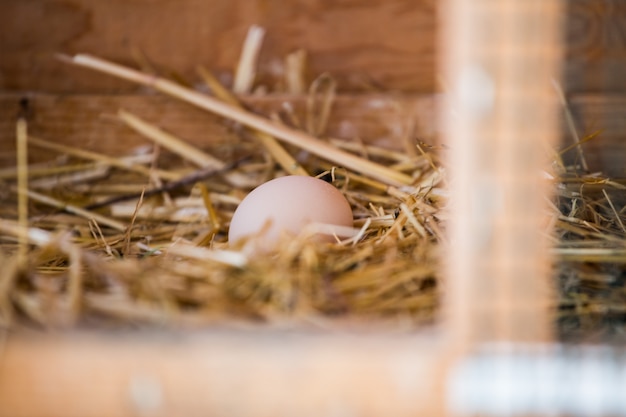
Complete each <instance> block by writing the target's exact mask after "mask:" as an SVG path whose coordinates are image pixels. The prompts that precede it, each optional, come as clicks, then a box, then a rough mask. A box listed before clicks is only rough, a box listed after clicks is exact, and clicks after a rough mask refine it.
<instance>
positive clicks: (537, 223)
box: [442, 0, 561, 347]
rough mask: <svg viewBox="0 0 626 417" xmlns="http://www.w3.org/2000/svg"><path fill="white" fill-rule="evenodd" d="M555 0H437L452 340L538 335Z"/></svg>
mask: <svg viewBox="0 0 626 417" xmlns="http://www.w3.org/2000/svg"><path fill="white" fill-rule="evenodd" d="M560 19H561V4H560V1H559V0H528V1H519V0H498V1H493V0H448V1H447V2H446V6H445V8H444V9H443V13H442V40H443V48H442V54H443V56H442V58H443V63H444V68H443V74H444V80H445V82H446V84H447V86H448V87H449V93H450V100H449V103H448V105H447V108H446V109H445V114H444V121H445V129H446V135H447V138H446V143H447V144H448V145H449V148H450V157H449V160H448V162H449V165H450V170H451V189H452V195H453V199H454V201H453V207H452V210H453V211H452V223H451V241H452V245H451V249H450V252H449V254H448V257H447V260H448V262H449V265H448V272H449V281H448V286H447V300H446V301H447V303H446V309H445V311H446V314H447V320H448V321H447V324H448V325H449V326H450V331H451V334H452V335H453V337H454V338H457V337H458V339H456V340H457V342H460V343H459V345H463V346H466V347H467V346H471V345H474V344H476V343H479V342H489V341H505V340H506V341H514V342H534V341H545V340H549V339H550V338H551V335H552V325H553V319H552V317H551V313H550V308H549V305H550V301H551V292H552V284H551V279H550V275H549V266H548V265H549V258H548V255H547V247H548V243H547V239H546V236H547V233H549V232H548V231H547V230H546V229H545V228H546V224H545V219H544V218H543V215H544V205H545V203H546V197H547V196H548V195H549V184H548V183H547V181H546V180H545V179H544V178H543V177H542V170H544V169H545V168H546V165H545V164H546V156H547V155H548V154H547V152H546V149H548V146H553V145H554V144H555V142H556V139H557V136H558V123H557V111H558V107H557V102H556V100H555V97H554V96H555V95H554V94H553V91H554V90H553V87H552V85H551V83H552V80H553V79H554V80H558V71H559V68H558V64H559V62H560V57H561V52H560V51H561V47H560V46H561V45H560V31H561V24H560Z"/></svg>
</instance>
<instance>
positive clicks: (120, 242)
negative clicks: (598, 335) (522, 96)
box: [0, 54, 626, 338]
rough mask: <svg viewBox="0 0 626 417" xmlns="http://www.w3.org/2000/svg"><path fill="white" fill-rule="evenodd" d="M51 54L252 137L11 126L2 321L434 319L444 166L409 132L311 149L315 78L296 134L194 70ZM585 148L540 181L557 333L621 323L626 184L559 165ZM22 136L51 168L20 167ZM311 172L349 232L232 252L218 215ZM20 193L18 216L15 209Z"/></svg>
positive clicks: (329, 89) (330, 93) (322, 113)
mask: <svg viewBox="0 0 626 417" xmlns="http://www.w3.org/2000/svg"><path fill="white" fill-rule="evenodd" d="M300 55H301V54H300ZM64 59H65V60H68V61H70V62H73V63H78V64H79V65H84V66H88V67H91V68H95V69H98V70H103V71H105V72H108V73H113V74H116V75H119V76H122V77H124V78H127V79H131V80H133V81H136V82H138V83H140V84H146V85H150V86H152V87H155V88H156V89H158V90H161V91H163V92H165V93H166V94H170V95H173V96H174V97H177V98H179V99H182V100H186V101H189V102H191V103H193V104H196V105H198V106H200V107H202V108H205V109H210V110H212V111H216V112H217V113H218V114H221V115H223V116H225V117H226V118H228V119H231V120H233V121H236V122H239V123H242V124H243V125H245V126H246V127H247V128H248V129H249V130H248V131H242V136H243V137H244V139H242V142H241V143H239V144H238V145H237V146H238V148H237V149H233V150H232V152H227V154H229V155H231V156H234V158H235V159H232V160H228V161H226V160H222V159H220V157H218V156H215V155H220V154H223V152H221V151H220V150H217V149H210V148H207V149H197V148H195V147H192V146H191V145H189V144H187V143H185V142H184V141H182V140H181V139H179V138H177V137H176V135H175V132H165V131H163V130H162V129H160V128H158V127H156V126H154V125H153V124H151V123H150V122H149V121H146V120H143V119H141V118H139V117H137V116H136V115H133V114H131V113H129V112H127V111H124V110H120V112H119V113H118V115H117V117H118V118H119V120H121V121H122V122H123V123H125V124H126V125H127V126H128V127H129V128H131V129H133V130H135V131H137V132H138V133H140V134H142V135H144V136H145V137H146V138H148V139H150V140H151V141H152V142H153V143H154V146H153V149H152V151H151V152H149V153H143V154H139V155H138V154H130V155H118V156H116V157H112V156H107V155H101V154H98V153H96V152H92V151H88V150H83V149H76V148H72V147H66V146H61V145H58V144H54V143H50V142H47V141H46V140H45V139H41V138H34V137H32V136H28V134H27V133H26V128H27V126H26V122H25V121H24V120H23V119H20V122H19V126H18V131H19V132H21V133H19V134H18V135H17V136H18V143H21V144H22V146H19V147H18V149H19V150H20V152H21V156H20V157H19V158H18V161H19V163H18V166H16V167H14V168H13V169H7V170H3V171H2V172H0V181H3V182H2V183H0V193H2V195H3V197H4V198H3V204H2V205H1V206H0V219H1V220H0V245H1V246H0V263H1V264H2V265H3V268H2V270H1V271H0V323H1V325H2V327H3V328H5V329H7V328H16V327H21V326H33V325H35V326H39V327H44V328H48V327H67V326H91V327H94V326H96V327H97V326H101V327H104V328H108V327H110V326H112V327H115V328H119V327H129V326H131V327H132V326H137V325H159V326H177V327H191V328H194V327H199V326H206V325H209V324H215V323H225V322H228V323H231V324H233V323H240V324H241V323H260V322H262V323H272V324H278V325H282V324H293V323H296V324H297V325H298V326H302V325H306V324H309V325H313V326H322V327H324V328H329V327H334V326H340V327H341V326H345V325H346V323H353V322H360V323H363V322H365V323H368V325H371V324H372V323H385V325H386V326H388V327H389V326H395V327H396V328H403V329H404V328H415V327H416V326H421V325H423V324H425V323H432V322H433V321H434V319H435V316H436V311H437V306H438V303H439V298H440V288H441V285H440V283H441V268H440V267H439V265H440V262H439V255H440V252H441V248H442V247H443V246H444V245H445V243H446V238H445V219H446V215H445V206H446V202H447V192H446V188H445V169H444V168H443V167H442V164H441V161H440V158H439V155H437V154H435V153H432V152H430V151H429V150H428V149H426V148H425V147H424V146H422V145H420V144H419V143H415V142H414V140H413V138H412V137H411V136H410V134H411V132H412V129H413V128H410V129H409V132H408V133H407V137H405V138H403V143H402V146H403V147H404V148H406V149H404V150H403V151H402V152H399V151H394V150H391V149H383V148H378V147H376V146H372V145H364V144H362V143H359V142H357V141H343V140H338V139H329V140H328V141H321V140H319V139H317V138H316V137H314V136H320V135H323V132H324V128H325V125H326V122H327V120H328V117H329V114H330V112H331V107H332V100H333V97H334V93H335V85H334V81H333V80H332V79H331V78H328V76H327V75H325V76H324V77H322V78H320V79H318V80H317V81H315V82H314V83H313V84H312V87H311V89H310V90H309V100H308V101H307V109H308V113H307V115H306V116H307V117H306V119H305V121H304V122H301V121H299V120H297V119H296V118H295V115H293V114H292V115H291V116H292V120H291V121H290V122H291V124H292V125H293V126H295V127H301V130H300V131H299V130H296V129H295V128H290V127H287V126H285V125H283V124H281V123H279V122H277V121H276V120H268V119H265V118H263V117H261V116H258V115H253V114H251V113H249V112H247V111H246V110H245V109H244V108H243V107H242V106H241V104H240V103H239V102H238V101H237V98H236V97H235V96H234V95H233V94H232V93H230V92H229V91H228V90H227V89H225V88H224V87H223V86H221V85H220V84H219V83H218V81H217V80H216V79H215V77H213V75H212V74H210V73H209V72H208V71H207V70H206V69H202V68H200V69H199V74H200V76H201V77H202V79H203V80H204V81H205V83H206V84H207V85H208V87H209V88H210V89H211V91H212V92H213V93H214V95H215V96H216V98H210V97H208V96H205V95H202V94H200V93H198V92H195V91H192V90H189V89H187V88H185V87H183V86H182V85H179V84H176V83H173V82H171V81H167V80H164V79H162V78H158V77H157V76H155V75H148V74H145V73H141V72H138V71H134V70H131V69H128V68H124V67H120V66H117V65H115V64H111V63H107V62H105V61H102V60H99V59H97V58H93V57H87V56H78V57H74V58H64ZM292 59H293V58H292ZM300 59H301V60H303V59H304V58H303V56H302V57H301V58H300ZM248 61H249V60H248ZM290 67H292V68H294V71H298V73H297V74H287V75H286V78H287V79H288V80H291V81H288V84H289V85H292V87H290V88H294V89H295V88H297V89H298V90H301V89H302V87H301V86H298V85H300V84H302V82H303V81H302V80H303V76H302V74H301V72H303V70H302V65H301V64H298V65H296V64H293V65H291V66H290ZM240 71H243V72H242V73H247V74H253V73H254V71H253V70H251V69H246V68H242V69H240ZM244 78H246V79H248V78H249V76H247V77H244ZM294 80H296V81H294ZM248 83H249V81H246V87H245V88H246V89H248V90H249V89H250V88H252V86H250V85H248ZM218 99H219V100H221V101H218ZM224 103H226V104H224ZM409 125H410V124H409ZM304 128H306V130H307V132H308V133H305V132H304V131H303V130H302V129H304ZM593 137H595V136H594V135H590V136H588V137H585V138H583V139H576V143H575V144H574V145H573V146H570V147H566V148H565V149H564V150H563V151H561V152H560V153H559V152H554V156H555V172H556V177H554V176H553V177H551V178H550V179H547V180H549V181H552V182H553V183H554V185H555V189H556V190H557V192H556V196H555V199H554V201H552V202H551V204H552V205H551V208H552V212H551V213H549V215H550V218H551V224H553V225H554V231H553V234H552V235H551V238H552V239H553V242H554V247H553V251H554V254H555V256H556V257H557V259H559V262H558V265H557V266H556V268H555V276H556V277H557V278H558V283H559V289H560V292H559V299H558V300H556V302H555V305H556V308H557V310H558V312H559V314H558V320H559V324H560V327H559V328H560V329H561V333H562V336H563V337H564V338H568V337H571V336H572V335H574V334H576V335H580V334H581V333H580V329H584V328H585V326H587V325H589V323H594V325H597V316H598V314H608V313H611V314H613V313H615V314H617V315H618V316H619V315H620V314H621V315H622V316H620V317H626V307H625V306H626V291H624V285H623V284H624V281H625V280H626V273H625V272H624V265H625V264H626V244H625V243H624V242H625V236H626V228H625V227H624V223H625V221H626V220H625V219H624V217H625V215H626V208H624V204H626V201H624V200H623V199H621V200H620V198H619V197H620V195H623V194H619V193H623V190H624V189H625V188H626V185H625V184H626V182H625V181H622V180H615V179H608V178H604V177H602V176H601V175H599V174H595V175H588V174H587V175H582V174H581V172H584V169H583V170H581V169H580V167H578V166H574V165H570V166H568V165H566V164H565V163H564V162H563V161H562V160H561V155H562V154H563V153H565V152H567V151H569V150H573V149H575V150H576V151H577V152H578V153H579V155H582V153H581V152H582V151H581V145H582V144H584V143H585V142H586V141H588V140H590V139H592V138H593ZM25 138H27V139H28V144H29V145H30V146H38V147H43V148H45V149H48V150H50V151H53V152H56V153H58V156H59V157H58V158H56V159H54V160H53V161H51V162H50V163H47V164H45V165H43V166H42V165H37V166H35V165H33V166H28V165H26V162H25V161H26V158H25V156H24V152H26V148H25V146H23V145H24V144H25V143H26V140H25ZM279 140H280V142H279ZM20 141H21V142H20ZM281 142H282V143H281ZM300 150H305V151H308V152H307V153H302V152H299V151H300ZM129 151H132V150H129ZM222 151H223V150H222ZM296 154H298V155H300V156H299V157H298V158H296V156H294V155H296ZM302 155H304V156H302ZM174 156H175V157H174ZM190 164H191V165H192V166H196V167H197V169H195V170H190V169H189V166H190ZM307 173H311V174H317V175H318V176H320V177H322V178H324V179H327V180H328V181H329V182H331V183H332V184H333V185H335V186H336V187H337V188H338V189H339V190H340V191H341V192H342V193H343V194H344V195H345V196H346V198H347V199H348V200H349V201H350V204H351V206H352V208H353V211H354V215H355V222H354V231H353V235H352V236H351V237H350V238H348V239H345V240H343V241H337V242H335V243H332V244H319V243H313V242H312V241H311V240H310V239H307V236H306V235H303V236H300V237H299V238H297V239H293V240H289V241H284V242H282V243H281V245H280V246H279V249H278V250H277V251H276V252H275V253H274V254H272V255H271V256H263V257H251V256H249V255H247V254H246V253H245V252H243V251H241V250H240V248H238V247H229V246H228V244H227V242H226V235H227V230H228V224H229V221H230V218H231V217H232V213H233V211H234V209H235V208H236V206H237V204H238V203H239V202H240V201H241V199H242V198H243V196H244V195H245V194H246V193H247V192H248V191H249V190H250V189H251V188H253V187H254V186H256V185H259V184H261V183H263V182H265V181H267V180H268V179H271V178H274V177H277V176H282V175H287V174H300V175H306V174H307ZM25 178H28V185H27V186H26V185H25V184H26V181H25ZM24 196H27V197H28V198H29V200H30V206H29V207H28V209H29V211H28V212H27V217H26V214H25V213H26V211H25V210H26V204H25V202H24V201H23V200H21V202H20V201H18V200H20V199H23V198H24ZM620 285H621V287H620ZM607 288H613V289H615V291H607ZM594 317H595V318H594ZM572 318H573V319H572ZM572 320H574V321H576V323H578V324H576V325H575V324H572V323H573V321H572ZM618 321H619V320H618ZM581 323H582V324H581ZM585 323H586V324H585ZM576 326H578V327H576ZM621 328H623V326H622V327H621ZM577 332H578V333H577Z"/></svg>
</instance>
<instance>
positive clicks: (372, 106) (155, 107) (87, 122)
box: [0, 94, 437, 166]
mask: <svg viewBox="0 0 626 417" xmlns="http://www.w3.org/2000/svg"><path fill="white" fill-rule="evenodd" d="M20 100H22V96H21V95H11V94H9V95H0V164H1V165H4V166H12V165H14V164H15V162H14V161H15V120H16V116H17V113H18V110H19V108H20ZM244 101H245V103H246V104H247V105H248V106H250V107H251V108H252V109H255V110H256V111H258V112H261V113H263V114H266V115H269V114H271V113H272V112H278V111H280V110H281V109H282V107H283V105H284V103H290V105H292V106H293V108H294V109H295V114H296V115H297V116H298V118H299V119H300V120H301V123H304V120H305V114H306V111H305V108H306V103H305V99H304V97H294V96H267V97H248V98H246V99H245V100H244ZM436 101H437V97H435V96H430V95H426V96H402V95H397V96H394V95H390V94H386V95H359V96H339V97H337V99H336V101H335V104H334V105H333V107H332V111H331V117H330V120H329V124H328V129H327V135H328V136H331V137H337V138H345V139H361V140H362V141H363V142H365V143H373V144H377V145H380V146H385V147H391V148H394V147H395V148H398V147H399V146H401V144H402V137H403V136H404V135H406V134H408V133H407V132H409V131H410V128H411V121H414V123H415V134H416V136H417V137H419V138H420V139H421V140H424V141H426V142H431V143H432V142H433V141H434V138H435V136H436V133H437V132H436V125H435V124H434V123H433V121H434V120H435V102H436ZM29 103H30V104H29V107H30V109H31V112H30V117H29V131H30V133H31V134H32V135H33V136H39V137H41V138H43V139H47V140H52V141H55V142H58V143H62V144H69V145H73V146H79V147H84V148H85V149H91V150H94V151H100V152H104V153H107V154H111V155H120V154H124V153H127V152H128V151H130V150H131V149H132V148H133V147H136V146H139V145H141V144H147V143H148V142H147V141H146V139H144V138H142V137H141V136H139V135H138V134H137V133H135V132H133V131H131V130H130V129H129V128H127V127H125V126H123V125H122V124H121V123H120V122H119V121H117V120H116V119H114V117H112V116H114V115H115V114H116V112H117V111H118V109H120V108H124V109H126V110H128V111H130V112H133V113H136V114H137V115H139V116H140V117H142V118H145V119H146V120H147V121H149V122H152V123H155V124H157V125H158V126H160V127H162V128H164V129H166V130H168V131H170V132H172V133H174V134H176V135H178V136H179V137H180V138H182V139H184V140H185V141H188V142H190V143H192V144H194V145H196V146H199V147H206V146H207V144H208V143H212V144H229V143H230V144H232V143H234V142H236V141H238V140H239V134H238V133H237V130H236V129H234V128H233V124H232V123H228V122H225V121H224V120H222V119H220V118H218V117H217V116H214V115H212V114H210V113H207V112H205V111H203V110H199V109H197V108H195V107H192V106H190V105H188V104H185V103H181V102H179V101H176V100H174V99H171V98H167V97H163V96H156V95H141V96H137V95H118V96H113V95H111V96H91V95H71V96H63V95H32V96H30V98H29ZM107 115H108V117H107ZM31 158H32V159H33V160H34V161H40V160H45V159H49V158H50V154H49V153H48V152H43V153H42V152H37V150H36V149H33V152H31Z"/></svg>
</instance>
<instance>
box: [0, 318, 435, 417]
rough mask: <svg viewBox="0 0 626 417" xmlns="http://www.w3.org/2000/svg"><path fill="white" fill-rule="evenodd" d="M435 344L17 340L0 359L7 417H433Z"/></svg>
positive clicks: (273, 334) (298, 335)
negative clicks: (419, 416)
mask: <svg viewBox="0 0 626 417" xmlns="http://www.w3.org/2000/svg"><path fill="white" fill-rule="evenodd" d="M440 345H441V343H439V342H438V341H437V340H436V339H433V338H432V337H431V338H427V337H424V336H422V337H417V336H407V335H405V336H399V335H395V336H393V335H389V334H388V335H382V334H378V335H377V336H373V335H369V336H368V335H363V334H361V335H355V334H352V335H350V334H347V333H344V334H342V335H336V334H335V335H331V334H326V335H320V334H314V333H308V334H307V333H305V332H293V331H292V332H286V331H283V332H280V331H276V330H274V331H272V330H269V329H266V330H265V331H246V332H244V331H239V332H235V331H225V330H221V331H220V330H213V331H212V332H205V333H203V334H190V333H185V334H181V333H160V334H148V335H147V334H145V333H144V334H139V335H138V334H134V335H120V334H117V335H111V334H109V335H95V334H73V335H67V334H66V335H63V336H58V335H57V336H56V337H53V336H47V337H46V336H42V335H38V336H30V337H26V336H24V335H22V336H21V337H20V336H18V337H15V336H13V337H11V338H9V339H8V342H6V344H5V345H4V348H3V351H2V357H1V361H0V414H2V415H11V416H13V417H21V416H23V417H38V416H46V417H55V416H59V417H60V416H63V417H73V416H76V417H79V416H80V417H98V416H107V417H125V416H151V417H156V416H175V415H178V416H190V417H191V416H207V415H224V416H226V415H228V416H240V417H244V416H255V417H263V416H294V415H298V416H324V415H327V416H334V415H351V416H352V415H354V416H356V415H358V416H364V417H367V416H372V417H373V416H386V415H389V416H415V415H425V416H426V415H433V413H434V410H436V409H437V404H436V403H435V401H434V399H437V398H440V395H438V393H437V389H438V388H439V387H438V386H437V384H436V383H435V381H437V380H439V379H441V377H440V376H438V375H439V374H440V371H441V368H440V363H441V360H440V358H441V357H442V353H441V352H442V351H443V350H444V349H442V347H443V346H440Z"/></svg>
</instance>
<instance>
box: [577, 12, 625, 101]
mask: <svg viewBox="0 0 626 417" xmlns="http://www.w3.org/2000/svg"><path fill="white" fill-rule="evenodd" d="M567 5H568V7H567V13H566V22H567V25H566V39H567V50H566V55H565V66H564V82H565V85H566V89H567V90H568V91H569V92H570V93H583V92H585V93H594V92H595V93H600V92H603V93H616V92H622V93H623V92H626V77H625V76H624V70H625V68H626V2H624V1H623V0H602V1H597V0H569V1H567Z"/></svg>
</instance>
